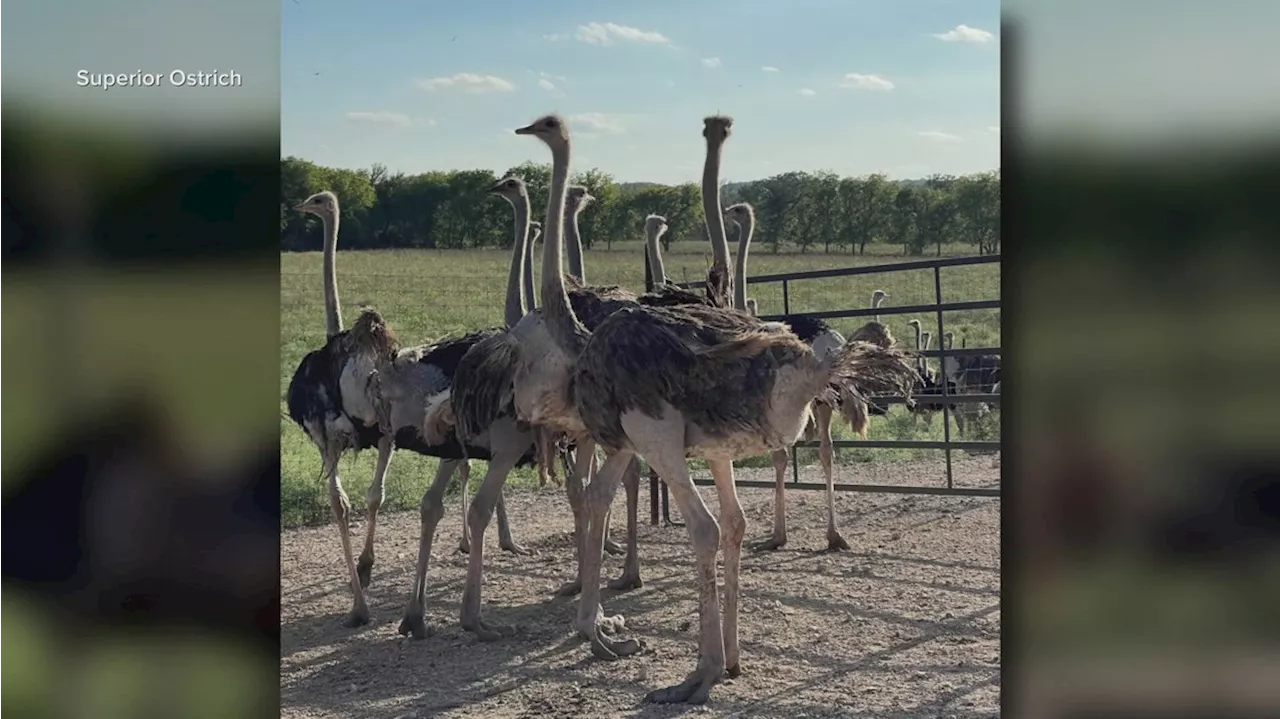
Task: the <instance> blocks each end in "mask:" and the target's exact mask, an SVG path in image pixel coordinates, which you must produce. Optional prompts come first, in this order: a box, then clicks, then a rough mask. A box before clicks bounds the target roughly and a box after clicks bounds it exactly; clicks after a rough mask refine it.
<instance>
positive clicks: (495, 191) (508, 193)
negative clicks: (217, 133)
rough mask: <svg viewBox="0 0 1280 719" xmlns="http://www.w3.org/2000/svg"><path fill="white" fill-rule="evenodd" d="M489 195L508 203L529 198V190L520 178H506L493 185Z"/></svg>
mask: <svg viewBox="0 0 1280 719" xmlns="http://www.w3.org/2000/svg"><path fill="white" fill-rule="evenodd" d="M489 194H490V195H496V196H498V197H501V198H502V199H504V200H506V201H507V202H514V201H516V200H519V199H520V198H521V197H524V196H527V195H528V194H529V190H528V189H527V188H526V187H525V185H524V180H522V179H520V178H519V177H504V178H502V179H501V180H498V181H497V182H495V183H493V186H492V187H490V188H489Z"/></svg>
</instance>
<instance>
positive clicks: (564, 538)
mask: <svg viewBox="0 0 1280 719" xmlns="http://www.w3.org/2000/svg"><path fill="white" fill-rule="evenodd" d="M940 466H941V463H940V462H937V461H925V462H901V463H893V464H889V463H884V464H860V465H857V466H856V468H854V467H845V468H844V469H843V472H842V476H843V478H844V479H845V481H858V482H895V483H903V484H919V483H925V482H928V483H937V482H938V481H939V480H938V478H939V477H940V476H941V469H940ZM814 469H816V468H809V469H804V470H802V476H801V479H802V480H803V481H820V475H819V474H818V473H817V472H816V471H814ZM855 469H856V474H855ZM772 474H773V471H772V470H771V469H762V470H741V471H740V472H739V477H740V478H750V479H771V478H772ZM955 476H956V484H957V485H959V486H966V485H967V486H994V485H995V484H996V483H998V481H999V469H994V468H992V460H991V458H990V457H973V458H964V459H957V460H956V465H955ZM703 496H704V497H705V498H706V500H707V502H708V504H709V505H711V506H712V508H713V510H714V507H715V493H714V491H709V490H708V489H707V488H704V489H703ZM740 496H741V498H742V504H743V506H744V508H745V509H746V511H747V521H748V528H747V543H748V544H750V543H751V542H752V541H753V540H758V539H762V538H764V537H765V536H767V535H768V532H769V527H770V521H771V517H772V514H771V512H772V510H771V501H772V492H771V491H770V490H762V489H742V490H740ZM647 501H648V500H647V490H644V491H643V492H642V496H641V508H642V509H641V527H640V552H641V574H642V576H643V578H644V581H645V585H644V587H643V588H641V589H637V590H633V591H630V592H624V593H617V592H612V591H610V590H608V589H605V590H604V595H603V597H604V605H605V611H606V613H607V614H618V613H621V614H623V615H624V616H625V617H626V622H627V629H626V632H625V633H624V636H634V637H637V638H639V639H641V640H643V642H644V643H645V649H644V651H642V652H641V653H640V654H639V655H637V656H634V657H629V658H625V659H622V660H619V661H617V662H612V663H607V662H600V661H598V660H595V659H594V658H592V656H591V654H590V650H589V649H588V648H587V647H586V646H585V644H583V643H582V642H581V641H579V640H578V639H576V638H574V637H573V635H572V634H571V632H570V630H569V622H570V619H571V618H572V616H573V613H574V611H575V606H574V602H573V601H572V600H562V599H553V598H551V595H552V593H553V591H554V589H555V588H556V587H558V586H559V585H560V583H561V582H562V581H564V580H566V579H568V578H570V576H571V574H572V572H573V568H574V563H573V550H572V547H571V543H570V530H571V528H572V520H571V517H570V514H569V510H568V507H567V505H566V503H565V499H564V496H563V493H562V492H561V491H558V490H557V491H553V490H550V489H548V490H546V491H543V492H526V493H512V494H511V495H510V496H509V497H508V508H509V510H510V513H511V524H512V531H513V533H514V534H515V536H516V538H517V541H519V542H521V543H522V544H524V545H525V546H527V547H528V548H530V549H532V550H534V552H535V554H534V555H533V556H529V557H517V556H513V555H511V554H508V553H506V552H501V551H499V550H498V548H497V539H496V534H497V532H496V528H495V527H494V526H493V525H492V524H491V525H490V528H489V532H488V535H487V537H486V552H485V562H486V566H487V568H486V583H485V587H484V601H485V605H484V611H485V616H486V618H488V619H489V620H490V621H493V622H499V623H505V624H514V625H515V626H516V627H517V629H518V633H517V635H516V636H515V637H513V638H509V639H505V640H502V641H499V642H495V643H480V642H477V641H476V640H475V638H474V637H473V636H472V635H470V634H468V633H466V632H464V631H462V630H461V629H460V628H459V627H458V609H459V606H460V601H461V594H462V582H463V578H464V575H465V571H466V556H465V555H461V554H457V553H456V551H455V550H456V546H457V536H458V533H459V531H460V529H459V526H460V525H459V522H460V521H461V520H460V517H459V516H458V512H457V507H456V505H452V504H451V505H449V506H447V508H446V511H447V513H446V515H445V519H444V520H443V521H442V522H441V525H440V529H439V533H438V535H437V540H436V553H435V555H434V556H433V558H432V563H431V569H430V572H429V573H428V576H427V581H428V594H427V597H428V602H429V604H428V606H427V614H428V621H429V622H430V623H431V624H432V625H433V627H434V629H435V634H434V635H433V636H432V637H430V638H429V639H427V640H426V641H410V640H407V639H404V638H402V637H400V636H399V634H398V633H397V632H396V628H397V626H398V625H399V622H400V618H401V614H402V612H403V608H404V603H405V601H406V599H407V597H408V592H409V584H410V582H411V580H412V573H413V563H414V560H415V554H416V552H417V545H418V518H417V513H416V512H402V513H396V514H389V515H386V516H384V517H383V518H381V519H380V521H379V527H378V529H379V534H378V565H377V566H376V567H375V568H374V574H373V584H372V586H371V587H370V590H369V604H370V609H371V611H372V613H373V615H374V619H373V622H372V624H370V625H369V626H366V627H363V628H360V629H355V630H350V629H344V628H343V627H342V626H341V621H342V618H343V615H344V614H345V613H346V611H347V610H348V609H349V608H350V605H351V600H350V594H349V591H348V589H347V585H346V581H345V576H344V573H343V568H342V562H341V559H340V557H341V550H340V546H341V545H340V544H339V542H338V537H337V532H336V531H335V530H334V528H333V527H332V526H328V527H316V528H309V529H302V530H291V531H287V532H285V533H284V535H283V536H282V538H281V582H282V589H283V592H284V603H283V609H282V618H281V622H282V638H281V645H282V658H281V707H282V709H281V716H282V717H290V718H302V717H307V718H312V717H385V718H386V719H393V718H401V719H407V718H409V717H429V716H447V717H491V718H493V717H496V718H506V717H536V716H556V717H570V716H582V717H609V716H621V717H667V716H676V715H681V714H685V713H690V714H692V715H694V716H707V717H721V716H725V717H729V716H752V717H788V719H801V718H803V717H837V716H840V717H844V716H858V717H877V718H883V719H888V718H889V717H901V718H904V719H905V718H907V717H910V718H913V719H914V718H923V717H966V718H967V717H988V716H998V715H999V697H1000V694H999V693H1000V675H999V668H1000V645H999V641H1000V583H999V582H1000V574H999V571H1000V549H999V548H1000V535H999V532H1000V529H999V517H1000V500H998V499H990V498H944V497H931V496H913V495H901V494H863V493H852V492H849V493H839V494H838V496H837V500H836V501H837V512H838V515H837V516H838V520H839V522H840V525H841V527H842V529H843V532H844V534H845V537H846V539H848V540H849V543H850V544H851V545H852V546H853V550H852V551H850V552H841V553H828V552H825V551H821V550H823V549H824V548H825V547H826V540H825V508H824V501H825V500H824V496H823V494H822V493H821V492H805V491H793V492H790V493H788V504H789V512H788V530H789V537H788V540H789V541H788V544H787V546H786V547H784V548H782V549H780V550H778V551H774V552H764V551H753V550H750V549H744V552H743V563H742V566H743V571H742V585H743V586H742V597H743V599H742V602H743V604H742V608H741V619H740V630H739V631H740V638H741V645H742V652H743V660H742V661H743V668H744V673H743V675H742V676H741V677H739V678H738V679H736V680H728V681H726V682H724V683H723V684H721V685H719V686H717V687H716V688H715V689H714V690H713V692H712V696H711V701H710V702H709V703H708V704H707V705H705V706H703V707H689V706H686V705H674V706H654V705H648V704H644V703H642V702H641V699H642V697H643V696H644V694H645V693H646V692H648V691H649V690H651V689H654V688H657V687H659V686H665V685H668V684H672V683H675V682H678V681H680V680H681V679H683V678H684V676H685V674H686V673H688V672H689V671H690V670H691V669H692V668H693V665H694V662H695V661H696V652H697V637H696V627H697V607H696V597H695V594H694V589H693V582H692V577H693V558H692V552H691V551H690V548H689V545H688V541H687V535H686V533H685V530H684V529H683V528H677V527H665V526H657V527H655V526H650V525H649V524H648V521H647ZM623 506H624V505H623V501H622V492H621V491H619V493H618V501H617V503H616V504H615V511H614V517H613V533H612V536H613V537H614V538H616V539H618V540H619V541H621V540H622V539H623V532H624V526H623V516H622V508H623ZM674 513H675V512H674V509H673V514H674ZM357 532H358V533H356V535H355V536H361V535H362V534H363V532H362V531H359V530H357ZM621 564H622V559H621V557H610V556H608V555H606V557H605V567H604V570H603V574H604V576H605V577H606V578H610V577H612V576H616V575H617V574H618V572H619V571H620V570H621Z"/></svg>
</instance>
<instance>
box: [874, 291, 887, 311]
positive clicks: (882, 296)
mask: <svg viewBox="0 0 1280 719" xmlns="http://www.w3.org/2000/svg"><path fill="white" fill-rule="evenodd" d="M887 299H889V293H888V292H885V291H884V290H876V291H875V292H872V293H871V307H872V309H880V303H881V302H884V301H885V300H887Z"/></svg>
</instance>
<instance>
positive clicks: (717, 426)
mask: <svg viewBox="0 0 1280 719" xmlns="http://www.w3.org/2000/svg"><path fill="white" fill-rule="evenodd" d="M731 124H732V120H730V119H729V118H727V117H720V116H717V117H709V118H707V119H706V121H705V129H704V131H703V135H704V136H705V137H706V140H707V149H708V152H707V162H706V166H705V168H704V179H705V177H706V176H711V177H712V179H713V180H714V179H716V178H717V175H718V167H719V157H720V149H721V147H722V145H723V143H724V141H725V139H726V138H727V137H728V134H729V129H730V126H731ZM516 132H517V133H519V134H522V135H533V136H535V137H537V138H538V139H540V140H542V141H543V142H544V143H545V144H546V145H547V146H548V147H549V148H550V150H551V156H552V182H551V192H550V198H549V203H548V204H549V209H548V213H547V216H548V218H555V217H557V216H558V215H560V214H561V213H560V211H559V210H560V208H561V207H562V206H563V203H564V201H565V189H566V184H567V179H568V174H569V162H570V141H569V130H568V126H567V124H566V123H565V121H564V120H563V119H562V118H560V117H559V116H556V115H548V116H546V117H543V118H540V119H539V120H537V121H535V122H534V123H532V124H531V125H528V126H526V127H522V128H520V129H518V130H517V131H516ZM711 188H712V192H711V193H709V194H711V197H710V198H709V199H710V203H709V204H711V205H712V209H713V210H714V211H708V212H706V218H707V224H708V229H709V234H710V236H711V239H712V242H713V243H719V244H720V245H721V247H720V248H719V250H718V251H717V255H719V254H720V253H721V251H722V252H723V254H724V255H725V256H727V255H728V240H727V238H726V236H725V231H724V218H723V216H722V214H721V210H720V207H719V204H720V202H719V190H718V187H717V183H716V182H712V183H711ZM705 199H708V198H704V200H705ZM546 232H547V239H546V247H545V249H544V256H543V266H544V268H547V267H552V268H553V271H551V272H547V271H546V270H545V269H544V272H543V276H542V280H541V286H542V301H543V314H544V316H545V319H546V325H547V327H548V329H549V330H550V333H551V335H552V337H553V339H554V340H555V342H556V343H557V344H558V345H559V346H560V347H561V348H562V350H563V352H564V354H565V356H566V357H567V358H569V359H568V361H567V362H568V366H569V368H570V369H571V373H572V380H571V381H572V387H573V390H572V395H571V398H572V404H573V406H574V408H575V409H576V412H575V413H574V414H575V415H576V416H577V418H578V421H579V427H578V430H579V432H580V433H581V434H582V436H585V437H590V439H591V440H592V441H594V442H595V443H597V444H599V445H601V446H602V447H603V448H605V450H606V454H607V458H606V459H605V461H604V463H603V464H602V465H601V466H600V468H599V470H598V471H597V473H596V476H595V478H594V479H593V480H592V482H591V484H590V485H589V486H588V487H587V489H586V495H585V497H584V499H585V509H586V510H587V530H588V532H589V535H590V537H589V541H588V542H587V543H585V544H584V545H583V550H584V561H583V576H582V600H581V601H580V603H579V605H578V617H577V620H576V622H575V624H576V626H577V629H578V631H579V632H582V633H584V634H587V635H588V636H589V638H590V641H591V645H592V650H593V652H594V653H595V654H596V655H597V656H599V657H603V658H613V657H616V656H618V655H619V654H628V653H633V652H634V651H636V650H638V645H637V643H636V642H635V641H634V640H629V641H626V642H615V641H613V640H612V639H606V638H605V637H603V636H601V634H600V631H599V626H598V624H597V621H596V615H597V613H598V612H599V603H598V597H599V572H600V555H601V548H602V545H603V539H604V526H603V523H602V521H603V519H604V516H605V513H606V511H607V509H608V507H609V504H610V503H611V500H612V495H613V493H614V491H616V489H617V485H618V482H619V480H620V479H621V477H622V474H623V473H624V472H625V471H627V469H628V468H629V467H631V466H632V465H633V464H634V458H635V456H636V455H637V454H640V455H642V456H644V457H645V459H646V460H648V461H649V463H650V465H651V466H653V467H655V468H656V469H657V470H658V473H659V474H660V475H661V476H662V477H663V478H664V479H665V480H666V482H667V484H668V486H669V487H670V488H671V493H672V495H673V496H674V497H675V499H676V501H677V503H678V504H679V507H680V511H681V514H682V515H683V516H684V517H685V520H686V526H687V527H688V529H689V535H690V538H691V540H692V543H693V546H694V553H695V555H696V557H697V563H698V581H697V585H698V588H699V595H700V596H699V616H700V632H699V634H700V637H701V641H700V656H699V660H698V665H697V668H696V669H695V670H694V671H693V673H691V674H690V675H689V677H688V678H687V679H686V680H685V681H684V682H682V683H681V684H678V685H676V686H673V687H668V688H665V689H659V690H656V691H653V692H650V694H649V695H648V696H647V697H646V699H647V700H649V701H654V702H691V703H700V702H705V701H706V699H707V697H708V695H709V692H710V690H711V687H712V686H713V685H715V684H716V683H717V682H719V681H720V680H721V678H722V676H723V675H724V673H725V672H726V671H728V673H729V675H730V676H737V675H738V674H739V673H740V672H741V671H742V666H741V663H740V656H739V655H740V651H739V646H738V631H737V623H738V589H739V585H738V573H739V564H740V558H741V546H742V537H743V533H744V531H745V528H746V516H745V514H744V512H743V511H742V507H741V505H740V504H739V502H738V498H737V492H736V489H735V487H734V483H733V460H734V459H736V458H739V457H746V456H752V455H755V454H762V453H764V452H768V451H772V450H774V449H781V448H784V447H786V446H788V445H790V444H792V443H794V442H795V440H796V438H797V437H798V436H799V435H800V433H801V431H802V430H803V429H804V426H805V423H806V422H807V421H808V419H809V417H810V413H811V410H810V404H811V402H812V400H813V399H814V398H815V397H817V396H818V395H820V394H823V393H825V392H828V391H829V386H830V385H831V384H832V383H833V382H836V383H841V384H846V383H847V384H848V385H850V391H854V392H856V391H858V389H855V388H854V385H858V386H859V388H885V389H896V390H899V391H901V390H902V388H904V387H907V386H910V382H911V378H912V376H913V375H914V368H913V367H912V364H911V362H910V361H909V360H908V359H907V358H906V357H905V356H904V355H902V354H901V353H898V352H895V351H893V350H883V349H881V348H879V347H876V346H874V345H869V344H866V343H861V342H854V343H850V344H848V345H846V346H845V347H842V348H841V349H840V351H838V352H835V353H832V354H829V355H826V356H824V357H819V356H817V355H816V354H815V353H814V351H813V348H811V347H810V346H808V345H807V344H805V343H804V342H803V341H802V340H801V339H800V338H799V337H798V336H796V334H795V333H794V332H792V331H791V330H790V328H788V327H787V326H786V325H785V324H782V323H775V322H761V321H759V320H757V319H755V318H754V317H751V316H750V315H749V314H747V313H745V312H742V311H739V310H736V309H733V308H720V307H707V306H705V305H679V306H674V307H644V306H640V307H629V308H625V309H623V310H620V311H618V312H615V313H613V314H611V315H609V316H608V317H606V318H605V319H604V320H603V321H602V322H601V323H600V324H598V325H597V326H596V327H595V329H594V331H592V330H588V329H587V327H585V326H584V325H583V323H582V322H581V321H580V319H579V318H578V317H577V316H576V314H575V312H574V310H573V307H572V306H571V304H570V301H569V297H568V294H567V292H566V289H567V288H566V287H565V285H564V282H563V279H562V275H561V273H560V271H559V266H560V263H561V256H562V253H563V250H562V249H561V247H560V245H561V242H562V240H563V230H562V228H561V227H560V226H559V223H558V222H556V223H555V224H552V223H551V222H548V223H547V226H546ZM548 257H549V259H548ZM713 269H714V268H713ZM686 457H701V458H705V459H706V460H707V461H708V464H709V465H710V467H711V472H712V475H713V476H714V478H715V483H716V489H717V491H718V493H719V496H720V508H721V509H720V514H721V522H723V524H724V528H723V542H724V547H725V607H724V624H723V628H722V625H721V613H720V608H719V596H718V589H717V586H716V555H717V553H718V549H719V547H720V544H721V541H722V530H721V526H720V523H719V522H717V521H716V519H715V517H713V516H712V515H711V513H710V511H709V510H708V509H707V506H706V504H705V503H704V502H703V501H702V497H701V495H700V494H699V493H698V491H697V489H696V487H695V486H694V484H693V481H692V479H691V478H690V476H689V470H688V465H687V463H686Z"/></svg>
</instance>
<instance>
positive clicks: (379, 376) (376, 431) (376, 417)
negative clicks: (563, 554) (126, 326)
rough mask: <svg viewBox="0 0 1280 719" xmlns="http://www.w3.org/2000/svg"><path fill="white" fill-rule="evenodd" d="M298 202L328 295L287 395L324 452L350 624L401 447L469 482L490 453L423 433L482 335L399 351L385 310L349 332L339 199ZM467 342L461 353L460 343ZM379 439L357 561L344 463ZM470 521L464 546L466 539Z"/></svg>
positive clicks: (441, 476) (508, 543)
mask: <svg viewBox="0 0 1280 719" xmlns="http://www.w3.org/2000/svg"><path fill="white" fill-rule="evenodd" d="M295 209H297V210H300V211H303V212H309V213H311V214H314V215H317V216H319V217H320V219H321V220H322V222H323V224H324V231H325V242H324V261H323V265H324V268H323V272H324V288H325V289H324V294H325V318H326V328H327V334H328V340H327V341H326V342H325V345H324V346H323V347H321V348H320V349H317V350H314V351H312V352H310V353H308V354H307V355H306V356H305V357H303V358H302V361H301V362H300V363H299V365H298V369H297V370H296V371H295V372H294V375H293V378H292V379H291V380H290V382H289V389H288V392H287V397H286V403H287V405H288V408H289V416H290V417H291V418H292V419H293V421H294V422H295V423H297V425H298V426H299V427H301V428H302V430H303V431H304V432H306V433H307V436H308V437H310V438H311V440H312V441H313V442H314V443H315V444H316V447H317V448H318V449H319V450H320V456H321V460H322V467H323V468H322V472H323V474H324V475H325V476H326V477H327V479H328V484H329V502H330V507H331V508H332V510H333V514H334V519H335V521H336V523H337V525H338V532H339V535H340V537H341V539H342V549H343V554H344V557H345V560H346V564H347V570H348V574H349V575H350V583H351V591H352V594H353V597H354V598H353V604H352V609H351V612H350V613H348V615H347V617H346V619H345V620H344V624H345V625H346V626H349V627H356V626H360V625H362V624H365V623H367V622H368V621H369V608H368V603H367V602H366V600H365V595H364V589H365V588H366V587H367V586H368V585H369V583H370V581H371V579H372V573H373V565H374V560H375V556H374V536H375V531H376V526H377V516H378V509H379V508H380V507H381V505H382V501H383V498H384V491H385V490H384V485H385V480H386V474H387V468H388V467H389V466H390V462H391V457H392V454H393V453H394V450H395V449H396V448H401V449H408V450H410V451H413V452H417V453H419V454H424V455H427V456H431V457H437V458H439V459H440V460H441V461H440V464H439V468H438V469H437V481H438V482H439V483H441V484H447V483H448V480H449V478H450V477H451V476H452V475H453V474H454V472H455V471H457V473H458V474H459V476H460V482H461V484H462V486H463V488H464V489H463V491H464V501H465V487H466V484H467V480H468V477H469V471H468V470H469V465H468V463H467V461H466V458H467V457H468V456H470V457H475V458H477V459H487V458H488V450H487V448H486V447H482V446H478V447H474V448H468V449H469V450H470V451H468V452H467V453H465V454H464V452H463V449H464V448H463V447H462V446H461V445H460V444H459V443H458V441H457V439H456V438H454V437H443V438H438V440H437V441H435V442H429V441H427V440H426V439H424V437H423V436H422V428H421V427H420V426H419V420H421V418H422V414H421V412H420V411H419V410H418V409H417V408H418V407H421V406H422V404H421V403H422V402H423V401H425V399H426V398H427V397H429V396H430V395H431V394H432V393H435V392H438V391H439V389H440V388H441V387H447V386H448V382H449V381H450V379H451V378H452V376H453V372H454V369H455V367H456V364H457V361H458V360H459V359H460V358H461V356H462V354H463V351H465V349H466V348H468V347H470V345H471V344H474V343H475V342H477V341H479V339H480V337H482V336H483V333H476V334H473V335H468V336H466V337H462V338H458V339H454V340H449V341H446V342H440V343H437V344H434V345H425V346H420V347H413V348H407V349H402V348H401V347H400V345H399V342H398V341H397V340H396V338H395V335H394V333H392V332H391V329H390V328H389V327H388V326H387V325H386V323H385V321H384V320H383V319H382V316H381V315H380V314H379V313H378V312H376V311H373V310H366V311H364V312H362V313H361V315H360V317H359V318H358V319H357V320H356V323H355V325H354V326H353V327H352V328H351V329H350V330H346V331H344V330H342V329H341V327H342V317H341V310H340V304H339V300H338V287H337V275H336V272H335V269H334V264H335V262H334V260H335V257H334V256H335V255H336V251H337V241H338V218H339V210H338V198H337V196H336V195H334V194H333V193H332V192H329V191H324V192H319V193H316V194H315V195H312V196H311V197H309V198H307V199H306V200H304V201H303V202H302V203H301V204H299V205H298V206H297V207H296V208H295ZM459 350H462V351H459ZM374 446H376V447H377V448H378V461H377V466H376V469H375V470H374V475H373V482H372V484H371V485H370V487H369V492H368V494H367V495H366V502H367V509H366V512H367V523H366V535H365V546H364V549H363V551H362V552H361V553H360V557H359V562H358V563H357V562H356V560H355V559H354V557H353V556H352V554H353V552H352V547H351V537H350V527H349V521H350V518H351V503H350V501H349V500H348V498H347V494H346V492H345V491H344V490H343V488H342V481H341V478H340V477H339V475H338V461H339V459H341V457H342V455H343V453H344V452H346V451H347V450H361V449H367V448H369V447H374ZM499 524H500V532H501V534H502V539H501V541H502V544H503V548H504V549H511V550H512V551H515V550H518V549H519V547H518V545H516V544H515V542H514V541H513V540H512V539H511V535H510V528H509V525H508V523H507V519H506V509H505V506H503V507H501V508H500V510H499ZM466 532H467V530H466V527H465V526H464V528H463V539H462V545H463V546H464V547H465V545H466V542H467V534H466Z"/></svg>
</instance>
